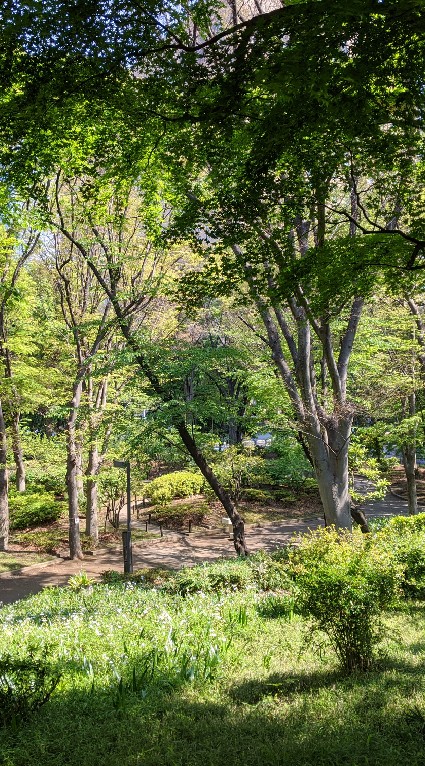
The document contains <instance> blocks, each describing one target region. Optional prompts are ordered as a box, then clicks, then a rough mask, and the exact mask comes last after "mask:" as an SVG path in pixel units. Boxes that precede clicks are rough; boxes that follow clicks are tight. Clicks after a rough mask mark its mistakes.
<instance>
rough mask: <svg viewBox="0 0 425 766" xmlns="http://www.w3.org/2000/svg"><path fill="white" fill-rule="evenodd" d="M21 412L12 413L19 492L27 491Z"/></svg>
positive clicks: (13, 446) (16, 476)
mask: <svg viewBox="0 0 425 766" xmlns="http://www.w3.org/2000/svg"><path fill="white" fill-rule="evenodd" d="M19 419H20V418H19V412H13V413H12V423H11V430H12V451H13V458H14V461H15V470H16V473H15V483H16V489H17V490H18V492H25V489H26V476H25V463H24V457H23V452H22V444H21V435H20V433H19Z"/></svg>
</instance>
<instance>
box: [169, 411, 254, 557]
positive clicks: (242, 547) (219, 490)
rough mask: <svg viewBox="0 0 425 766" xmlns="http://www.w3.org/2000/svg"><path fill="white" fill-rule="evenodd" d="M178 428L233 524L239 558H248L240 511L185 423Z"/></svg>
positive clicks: (234, 541)
mask: <svg viewBox="0 0 425 766" xmlns="http://www.w3.org/2000/svg"><path fill="white" fill-rule="evenodd" d="M176 427H177V431H178V432H179V434H180V437H181V440H182V442H183V444H184V445H185V447H186V449H187V451H188V452H189V454H190V455H191V456H192V457H193V459H194V461H195V463H196V465H197V466H198V468H199V470H200V471H201V473H202V475H203V476H204V478H205V479H206V480H207V482H208V484H209V485H210V487H211V489H212V490H213V492H214V493H215V495H216V496H217V498H218V499H219V500H220V502H221V504H222V506H223V508H224V509H225V511H226V513H227V515H228V517H229V519H230V521H231V522H232V526H233V544H234V546H235V550H236V553H237V554H238V556H247V555H248V549H247V547H246V541H245V525H244V522H243V519H242V517H241V516H240V515H239V513H238V511H237V510H236V508H235V506H234V505H233V503H232V501H231V499H230V497H229V494H228V493H227V492H226V491H225V489H224V488H223V487H222V486H221V484H220V482H219V481H218V479H217V477H216V475H215V473H214V472H213V470H212V469H211V468H210V466H209V465H208V463H207V461H206V460H205V457H204V456H203V454H202V453H201V452H200V451H199V450H198V448H197V446H196V443H195V440H194V439H193V438H192V436H191V435H190V433H189V431H188V429H187V427H186V425H185V424H184V423H179V424H178V425H177V426H176Z"/></svg>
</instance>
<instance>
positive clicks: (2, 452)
mask: <svg viewBox="0 0 425 766" xmlns="http://www.w3.org/2000/svg"><path fill="white" fill-rule="evenodd" d="M8 547H9V474H8V469H7V440H6V425H5V422H4V415H3V407H2V403H1V402H0V551H7V550H8Z"/></svg>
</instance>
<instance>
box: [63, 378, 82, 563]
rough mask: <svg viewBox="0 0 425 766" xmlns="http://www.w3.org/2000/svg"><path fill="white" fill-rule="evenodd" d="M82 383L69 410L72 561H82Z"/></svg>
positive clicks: (76, 389) (69, 508)
mask: <svg viewBox="0 0 425 766" xmlns="http://www.w3.org/2000/svg"><path fill="white" fill-rule="evenodd" d="M81 393H82V381H81V379H80V378H78V379H77V381H76V382H75V384H74V388H73V397H72V401H71V404H70V408H69V416H68V432H67V461H66V486H67V490H68V510H69V553H70V556H71V559H82V558H83V551H82V548H81V539H80V519H79V493H78V443H77V436H76V426H77V416H78V408H79V406H80V402H81Z"/></svg>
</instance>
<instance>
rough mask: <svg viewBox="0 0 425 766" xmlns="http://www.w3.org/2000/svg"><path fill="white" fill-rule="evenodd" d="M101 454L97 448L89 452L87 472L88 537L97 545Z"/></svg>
mask: <svg viewBox="0 0 425 766" xmlns="http://www.w3.org/2000/svg"><path fill="white" fill-rule="evenodd" d="M99 465H100V461H99V454H98V451H97V448H96V447H92V448H91V449H90V451H89V460H88V466H87V471H86V477H87V499H86V535H88V536H89V537H91V539H92V540H93V541H94V542H95V543H97V541H98V540H99V527H98V518H97V512H98V495H97V475H98V472H99Z"/></svg>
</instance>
